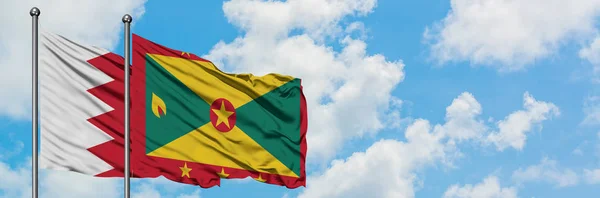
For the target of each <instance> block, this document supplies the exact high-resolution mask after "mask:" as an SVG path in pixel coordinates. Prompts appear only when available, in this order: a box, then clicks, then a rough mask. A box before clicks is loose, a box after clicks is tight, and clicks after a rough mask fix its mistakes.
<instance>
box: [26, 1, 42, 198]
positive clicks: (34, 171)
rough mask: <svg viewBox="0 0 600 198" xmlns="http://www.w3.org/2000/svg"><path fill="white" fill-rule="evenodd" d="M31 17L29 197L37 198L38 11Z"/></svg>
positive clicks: (33, 12) (31, 13)
mask: <svg viewBox="0 0 600 198" xmlns="http://www.w3.org/2000/svg"><path fill="white" fill-rule="evenodd" d="M29 15H31V22H32V26H31V32H32V38H31V40H32V54H31V66H32V90H31V103H32V104H31V111H32V113H31V140H32V141H31V158H32V159H31V197H32V198H37V197H38V17H39V16H40V9H38V8H36V7H33V8H31V10H29Z"/></svg>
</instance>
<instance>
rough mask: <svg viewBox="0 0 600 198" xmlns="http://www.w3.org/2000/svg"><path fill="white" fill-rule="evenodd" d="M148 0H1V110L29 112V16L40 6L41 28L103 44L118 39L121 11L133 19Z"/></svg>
mask: <svg viewBox="0 0 600 198" xmlns="http://www.w3.org/2000/svg"><path fill="white" fill-rule="evenodd" d="M145 2H146V0H105V1H92V0H83V1H82V0H56V1H35V0H20V1H8V2H3V3H2V6H0V13H2V15H3V16H6V17H0V27H1V28H2V29H3V30H10V31H0V97H1V98H2V103H0V115H8V116H12V117H14V118H19V119H20V118H26V117H28V116H29V114H30V113H29V110H30V105H31V16H29V10H30V9H31V8H32V7H33V6H36V7H38V8H40V10H41V15H40V28H44V29H47V30H50V31H52V32H55V33H58V34H62V35H63V36H66V37H68V38H70V39H72V40H74V41H77V42H82V43H87V44H90V45H95V46H99V47H103V48H107V49H112V48H114V47H115V46H116V45H117V44H118V43H117V42H118V41H119V37H120V36H121V34H119V30H120V28H121V27H122V26H123V23H122V22H121V17H122V16H123V15H124V14H126V13H129V14H131V15H132V16H133V17H134V22H135V20H137V19H139V18H140V17H141V16H142V14H143V13H144V3H145Z"/></svg>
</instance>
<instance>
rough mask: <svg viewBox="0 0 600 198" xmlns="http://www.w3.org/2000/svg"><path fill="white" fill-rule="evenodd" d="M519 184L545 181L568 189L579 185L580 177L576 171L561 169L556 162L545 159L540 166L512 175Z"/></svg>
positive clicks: (520, 170) (517, 171)
mask: <svg viewBox="0 0 600 198" xmlns="http://www.w3.org/2000/svg"><path fill="white" fill-rule="evenodd" d="M512 177H513V179H514V180H515V181H516V182H518V183H519V184H521V183H525V182H534V181H543V182H547V183H551V184H554V185H555V186H556V187H567V186H574V185H577V184H578V182H579V177H578V176H577V173H575V171H573V170H571V169H568V168H561V167H559V166H558V165H557V162H556V161H555V160H550V159H548V158H543V159H542V161H541V162H540V164H536V165H532V166H529V167H527V168H525V169H522V168H519V169H518V170H516V171H515V172H513V175H512Z"/></svg>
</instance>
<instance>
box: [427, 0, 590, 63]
mask: <svg viewBox="0 0 600 198" xmlns="http://www.w3.org/2000/svg"><path fill="white" fill-rule="evenodd" d="M599 15H600V0H580V1H564V0H451V10H450V12H449V13H448V15H447V16H446V17H445V18H444V19H443V20H441V21H439V22H438V23H436V24H435V25H433V27H431V28H428V29H426V31H425V33H424V38H425V39H426V41H427V42H429V43H430V44H431V52H432V57H433V58H435V59H436V60H438V61H439V62H441V63H444V62H448V61H463V60H468V61H470V62H471V63H473V64H484V65H496V66H497V68H498V69H499V70H500V71H515V70H521V69H524V68H525V65H527V64H529V63H532V62H533V61H535V60H538V59H541V58H545V57H547V56H549V55H553V54H555V53H557V50H558V49H559V47H560V46H561V45H562V44H565V43H566V42H567V41H571V40H575V39H583V38H593V36H594V34H595V32H596V31H597V30H596V29H595V28H594V25H595V21H596V19H597V17H598V16H599Z"/></svg>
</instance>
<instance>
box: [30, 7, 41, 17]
mask: <svg viewBox="0 0 600 198" xmlns="http://www.w3.org/2000/svg"><path fill="white" fill-rule="evenodd" d="M29 15H31V16H40V9H38V8H37V7H33V8H31V10H29Z"/></svg>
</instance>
